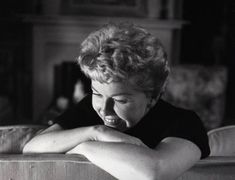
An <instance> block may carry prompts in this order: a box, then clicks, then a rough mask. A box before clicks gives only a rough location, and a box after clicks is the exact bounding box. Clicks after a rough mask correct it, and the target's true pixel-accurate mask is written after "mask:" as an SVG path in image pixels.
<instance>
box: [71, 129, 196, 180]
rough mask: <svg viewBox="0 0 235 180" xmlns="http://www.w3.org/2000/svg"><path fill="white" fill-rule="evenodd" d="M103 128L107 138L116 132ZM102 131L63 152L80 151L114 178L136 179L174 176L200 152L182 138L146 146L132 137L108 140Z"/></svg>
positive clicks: (171, 138) (162, 179)
mask: <svg viewBox="0 0 235 180" xmlns="http://www.w3.org/2000/svg"><path fill="white" fill-rule="evenodd" d="M105 132H106V133H108V134H109V137H111V139H112V138H113V137H112V136H116V135H112V130H108V131H105ZM105 132H104V133H103V134H102V135H100V136H99V137H101V138H103V141H88V142H84V143H81V144H79V145H78V146H76V147H75V148H73V149H72V150H70V151H69V152H67V153H69V154H76V153H77V154H83V155H84V156H86V157H87V158H88V159H89V160H90V161H91V162H93V163H94V164H96V165H97V166H99V167H100V168H102V169H104V170H105V171H107V172H109V173H110V174H111V175H113V176H114V177H116V178H118V179H136V180H138V179H141V180H144V179H148V180H152V179H154V180H155V179H161V180H164V179H175V178H176V177H178V176H179V175H181V174H182V173H183V172H184V171H186V170H187V169H189V168H190V167H191V166H193V165H194V164H195V163H196V162H197V161H198V160H199V159H200V156H201V152H200V149H199V148H198V147H197V146H196V145H195V144H194V143H192V142H190V141H188V140H185V139H181V138H174V137H169V138H166V139H164V140H163V141H162V142H161V143H160V144H159V145H158V146H157V147H156V149H150V148H148V147H146V146H145V145H143V144H142V143H140V144H138V143H132V142H133V141H135V139H134V140H133V141H129V140H127V141H126V142H125V141H123V142H111V141H109V138H107V135H105ZM115 133H116V132H115V131H114V134H115ZM104 137H105V138H107V140H105V138H104ZM128 138H129V137H128V136H127V139H128ZM130 139H131V138H130ZM104 140H105V141H104ZM128 141H129V142H131V143H128ZM137 142H138V141H137Z"/></svg>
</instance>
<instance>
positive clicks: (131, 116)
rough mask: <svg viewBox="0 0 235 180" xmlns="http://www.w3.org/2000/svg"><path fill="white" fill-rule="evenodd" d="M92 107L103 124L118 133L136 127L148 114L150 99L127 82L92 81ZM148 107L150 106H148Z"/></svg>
mask: <svg viewBox="0 0 235 180" xmlns="http://www.w3.org/2000/svg"><path fill="white" fill-rule="evenodd" d="M92 91H93V95H92V105H93V108H94V109H95V111H96V112H97V114H98V115H99V116H100V118H101V119H102V120H103V121H104V124H105V125H106V126H109V127H113V128H115V129H118V130H120V131H125V130H126V129H128V128H130V127H133V126H134V125H136V124H137V123H138V122H139V121H140V120H141V118H142V117H143V116H144V115H145V114H146V113H147V112H148V110H149V107H150V106H151V105H150V102H151V101H150V98H148V97H147V96H146V94H145V93H144V92H140V91H137V90H135V89H134V88H133V86H131V84H130V83H129V82H128V81H125V82H111V83H100V82H98V81H94V80H92ZM149 105H150V106H149Z"/></svg>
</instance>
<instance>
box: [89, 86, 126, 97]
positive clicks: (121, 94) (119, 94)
mask: <svg viewBox="0 0 235 180" xmlns="http://www.w3.org/2000/svg"><path fill="white" fill-rule="evenodd" d="M91 88H92V89H93V90H95V91H96V92H97V93H99V91H98V90H96V89H95V88H94V87H93V86H91ZM124 95H126V96H131V94H130V93H117V94H113V95H112V97H113V96H124Z"/></svg>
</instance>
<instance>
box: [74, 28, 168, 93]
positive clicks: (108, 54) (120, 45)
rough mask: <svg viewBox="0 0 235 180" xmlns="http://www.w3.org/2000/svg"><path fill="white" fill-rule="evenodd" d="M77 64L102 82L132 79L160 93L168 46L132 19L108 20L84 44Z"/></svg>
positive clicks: (164, 76)
mask: <svg viewBox="0 0 235 180" xmlns="http://www.w3.org/2000/svg"><path fill="white" fill-rule="evenodd" d="M77 60H78V64H79V65H80V68H81V70H82V71H83V72H84V73H85V74H86V75H87V76H88V77H89V78H91V79H93V80H97V81H99V82H101V83H109V82H112V81H125V80H131V83H132V84H133V85H134V88H136V89H138V90H141V91H144V92H145V93H151V95H153V96H158V95H159V94H160V93H161V92H162V90H163V87H164V84H165V82H166V79H167V76H168V74H169V67H168V63H167V56H166V52H165V49H164V48H163V46H162V44H161V42H160V40H159V39H157V38H156V37H154V36H152V35H151V34H150V33H149V32H147V31H146V30H145V29H143V28H141V27H138V26H135V25H133V24H130V23H120V24H114V23H109V24H107V25H104V26H103V27H102V28H101V29H99V30H97V31H95V32H93V33H91V34H90V35H89V36H88V37H87V38H86V39H85V40H84V41H83V42H82V44H81V49H80V55H79V57H78V59H77Z"/></svg>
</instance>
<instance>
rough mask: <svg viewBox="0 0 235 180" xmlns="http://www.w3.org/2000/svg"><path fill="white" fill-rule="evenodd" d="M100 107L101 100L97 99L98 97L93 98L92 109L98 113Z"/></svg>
mask: <svg viewBox="0 0 235 180" xmlns="http://www.w3.org/2000/svg"><path fill="white" fill-rule="evenodd" d="M100 106H101V102H100V99H99V98H97V97H94V96H92V107H93V109H94V110H95V111H96V112H97V111H98V109H99V108H100Z"/></svg>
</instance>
